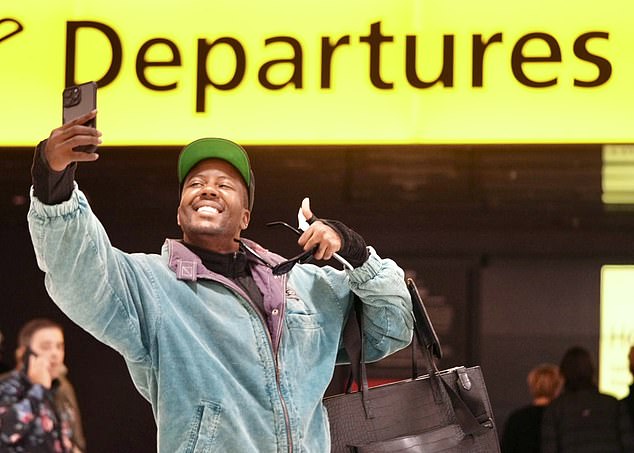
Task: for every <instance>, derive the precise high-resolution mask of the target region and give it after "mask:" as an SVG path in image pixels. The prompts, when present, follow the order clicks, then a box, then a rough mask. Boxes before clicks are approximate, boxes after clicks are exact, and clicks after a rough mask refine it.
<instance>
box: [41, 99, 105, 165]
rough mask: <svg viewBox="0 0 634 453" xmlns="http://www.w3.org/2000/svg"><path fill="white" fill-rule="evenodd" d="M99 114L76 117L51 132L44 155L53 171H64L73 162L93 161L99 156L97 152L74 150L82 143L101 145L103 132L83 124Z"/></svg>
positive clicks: (93, 112) (94, 111)
mask: <svg viewBox="0 0 634 453" xmlns="http://www.w3.org/2000/svg"><path fill="white" fill-rule="evenodd" d="M95 116H97V111H96V110H93V111H92V112H90V113H87V114H85V115H82V116H80V117H78V118H75V119H74V120H72V121H69V122H68V123H66V124H64V125H63V126H61V127H58V128H57V129H54V130H53V132H51V135H50V136H49V138H48V141H47V142H46V148H45V149H44V156H45V157H46V161H47V162H48V166H49V167H50V169H51V170H53V171H62V170H64V169H65V168H66V167H67V166H68V164H70V163H72V162H92V161H95V160H97V159H98V158H99V155H98V154H97V153H84V152H78V151H73V148H74V147H76V146H80V145H100V144H101V138H100V137H101V132H99V131H98V130H97V129H95V128H93V127H90V126H84V125H83V124H84V123H85V122H86V121H88V120H91V119H93V118H94V117H95Z"/></svg>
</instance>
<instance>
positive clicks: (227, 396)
mask: <svg viewBox="0 0 634 453" xmlns="http://www.w3.org/2000/svg"><path fill="white" fill-rule="evenodd" d="M95 115H96V112H92V113H91V114H88V115H85V116H83V117H81V118H78V119H77V120H75V121H72V122H70V123H68V124H65V125H63V126H61V127H59V128H57V129H55V130H54V131H53V132H52V133H51V135H50V136H49V138H48V140H45V141H44V142H42V143H41V144H40V145H38V147H37V149H36V153H35V157H34V164H33V169H32V174H33V189H32V197H31V208H30V211H29V216H28V217H29V227H30V230H31V237H32V240H33V244H34V247H35V251H36V256H37V260H38V263H39V266H40V268H41V269H42V270H43V271H44V272H45V273H46V287H47V289H48V291H49V294H50V295H51V297H52V299H53V300H54V301H55V302H56V303H57V304H58V306H59V307H60V308H61V309H62V310H63V311H64V312H65V313H66V314H67V315H68V316H69V317H70V318H71V319H72V320H73V321H75V322H76V323H77V324H79V325H80V326H82V327H83V328H84V329H86V330H88V331H89V332H90V333H92V334H93V335H94V336H95V337H96V338H98V339H99V340H100V341H102V342H104V343H106V344H108V345H110V346H111V347H113V348H114V349H116V350H117V351H119V352H120V353H121V354H122V355H123V357H124V358H125V360H126V363H127V365H128V368H129V370H130V374H131V376H132V379H133V380H134V383H135V385H136V387H137V389H138V390H139V391H140V392H141V394H142V395H143V396H144V397H145V398H146V399H147V400H148V401H149V402H150V403H151V404H152V408H153V411H154V416H155V420H156V424H157V427H158V450H159V451H160V452H164V453H181V452H207V451H226V452H241V453H243V452H258V453H268V452H308V453H310V452H315V453H323V452H326V451H329V449H330V438H329V429H328V419H327V413H326V410H325V408H324V406H323V404H322V397H323V395H324V392H325V391H326V388H327V386H328V384H329V382H330V380H331V377H332V375H333V371H334V367H335V364H336V362H337V360H338V358H339V352H340V345H341V337H342V330H343V326H344V324H345V321H346V319H347V317H348V313H349V312H350V308H351V306H352V302H353V299H354V295H356V296H358V297H359V298H360V300H361V301H362V303H363V305H364V316H366V318H367V319H368V320H369V322H365V323H364V325H365V333H366V345H365V347H366V357H367V359H368V360H378V359H380V358H382V357H385V356H386V355H388V354H390V353H392V352H394V351H397V350H398V349H401V348H403V347H405V346H406V345H407V344H408V343H409V342H410V340H411V336H412V328H413V318H412V313H411V300H410V296H409V294H408V291H407V288H406V285H405V282H404V278H403V271H402V270H401V269H400V268H399V267H398V266H397V265H396V264H395V263H394V262H393V261H391V260H388V259H382V258H380V257H379V256H378V255H377V253H376V252H375V251H374V249H372V248H371V247H367V246H366V245H365V242H364V240H363V238H361V236H359V235H358V234H357V233H355V232H354V231H352V230H351V229H349V228H348V227H346V226H345V225H344V224H343V223H341V222H338V221H334V220H319V219H316V218H315V216H314V215H313V213H312V212H311V211H310V207H309V206H308V204H306V203H304V204H303V206H302V212H303V215H304V216H305V217H306V218H307V219H310V222H311V224H310V226H309V227H308V228H307V229H306V231H305V232H304V233H303V234H302V235H301V236H300V237H299V240H298V244H299V245H300V246H301V247H303V249H304V250H305V251H308V252H310V251H312V256H313V257H314V259H315V260H328V259H330V258H331V257H332V256H333V255H334V254H335V253H338V254H339V255H341V257H343V258H344V259H347V260H348V262H349V263H350V265H351V268H350V269H346V270H337V269H335V268H333V267H331V266H321V267H320V266H317V265H314V264H297V263H298V262H300V261H301V260H290V261H286V260H285V259H284V258H282V257H281V256H279V255H276V254H274V253H272V252H270V251H268V250H266V249H265V248H263V247H261V246H260V245H258V244H257V243H255V242H253V241H250V240H248V239H246V238H243V237H242V232H243V231H244V230H245V229H246V228H247V226H248V224H249V220H250V216H251V208H252V206H253V201H254V193H255V192H254V190H255V180H254V176H253V172H252V170H251V166H250V164H249V158H248V155H247V154H246V152H245V151H244V149H242V147H240V146H239V145H238V144H236V143H234V142H232V141H229V140H225V139H221V138H204V139H200V140H196V141H194V142H193V143H190V144H189V145H187V146H186V147H185V148H184V149H183V150H182V152H181V154H180V156H179V160H178V171H177V173H178V182H179V184H180V187H181V198H180V203H179V206H178V211H177V221H178V224H179V226H180V228H181V230H182V233H183V234H182V239H181V240H169V239H168V240H166V242H165V244H164V246H163V249H162V253H161V254H160V255H158V254H139V253H135V254H128V253H124V252H122V251H120V250H118V249H117V248H115V247H113V246H112V245H111V244H110V241H109V239H108V236H107V235H106V233H105V231H104V229H103V227H102V225H101V224H100V223H99V221H98V220H97V218H96V217H95V216H94V214H93V213H92V211H91V210H90V207H89V205H88V202H87V200H86V197H85V196H84V195H83V193H82V192H81V191H80V190H79V188H78V186H77V185H76V184H75V183H74V172H75V167H76V162H78V161H94V160H96V159H97V158H98V156H97V155H96V154H86V153H81V152H75V151H73V148H74V147H75V146H77V145H89V144H92V145H96V144H99V143H100V142H101V139H100V136H101V133H100V132H98V131H96V130H95V129H93V128H90V127H86V126H83V125H82V124H84V123H85V122H86V121H87V120H89V119H91V118H93V117H94V116H95Z"/></svg>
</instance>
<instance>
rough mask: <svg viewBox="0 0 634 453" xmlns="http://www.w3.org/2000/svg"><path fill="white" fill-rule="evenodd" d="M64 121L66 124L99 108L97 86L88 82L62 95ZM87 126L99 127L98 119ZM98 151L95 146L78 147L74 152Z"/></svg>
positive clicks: (70, 88)
mask: <svg viewBox="0 0 634 453" xmlns="http://www.w3.org/2000/svg"><path fill="white" fill-rule="evenodd" d="M62 99H63V109H62V112H63V114H62V121H63V122H64V124H66V123H68V122H69V121H71V120H73V119H75V118H77V117H80V116H81V115H84V114H86V113H88V112H90V111H92V110H94V109H96V108H97V84H96V83H95V82H86V83H82V84H80V85H72V86H69V87H67V88H65V89H64V92H63V94H62ZM85 125H86V126H90V127H97V121H96V118H93V119H92V120H90V121H88V122H86V123H85ZM96 149H97V146H95V145H84V146H76V147H75V148H73V151H83V152H87V153H92V152H94V151H95V150H96Z"/></svg>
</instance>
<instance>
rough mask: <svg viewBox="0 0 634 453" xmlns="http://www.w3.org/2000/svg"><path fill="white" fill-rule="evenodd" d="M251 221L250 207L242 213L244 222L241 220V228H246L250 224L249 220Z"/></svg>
mask: <svg viewBox="0 0 634 453" xmlns="http://www.w3.org/2000/svg"><path fill="white" fill-rule="evenodd" d="M250 221H251V211H249V210H248V209H245V210H244V212H243V213H242V222H240V229H241V230H243V231H244V230H246V229H247V227H248V226H249V222H250Z"/></svg>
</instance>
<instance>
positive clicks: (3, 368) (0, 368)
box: [0, 330, 11, 375]
mask: <svg viewBox="0 0 634 453" xmlns="http://www.w3.org/2000/svg"><path fill="white" fill-rule="evenodd" d="M3 353H4V335H3V334H2V331H1V330H0V375H2V374H3V373H6V372H7V371H9V370H10V369H11V367H10V366H9V365H8V364H7V363H5V361H4V360H3V359H2V357H3Z"/></svg>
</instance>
